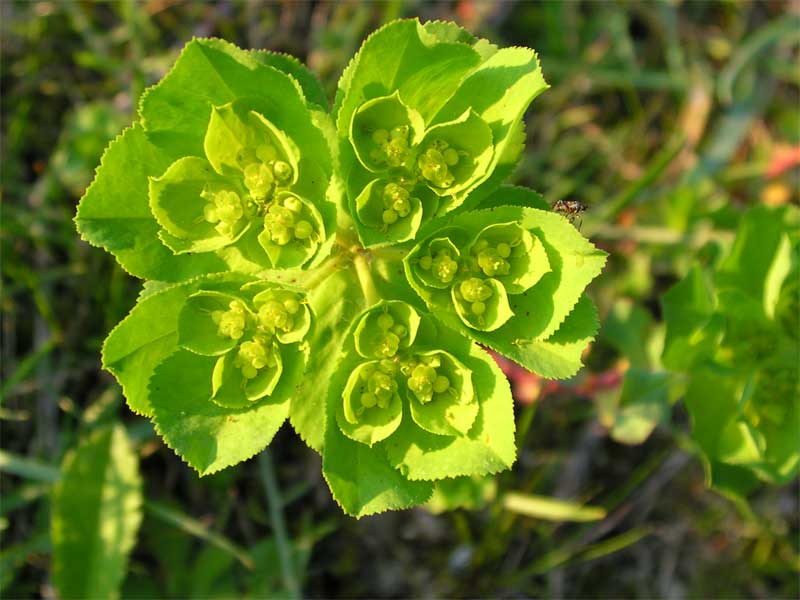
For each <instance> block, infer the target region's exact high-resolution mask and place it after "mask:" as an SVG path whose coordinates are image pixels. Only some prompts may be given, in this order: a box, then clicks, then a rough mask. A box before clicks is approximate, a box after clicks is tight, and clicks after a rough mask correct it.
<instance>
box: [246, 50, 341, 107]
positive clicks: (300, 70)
mask: <svg viewBox="0 0 800 600" xmlns="http://www.w3.org/2000/svg"><path fill="white" fill-rule="evenodd" d="M250 56H252V57H253V58H255V59H256V60H258V61H259V62H260V63H263V64H265V65H267V66H270V67H272V68H273V69H278V70H279V71H283V72H284V73H286V74H287V75H289V76H290V77H293V78H294V79H295V80H296V81H297V83H299V84H300V87H301V88H302V90H303V94H304V95H305V97H306V101H307V102H310V103H312V104H316V105H317V106H319V107H320V108H321V109H323V110H327V108H328V99H327V97H326V95H325V90H323V89H322V84H321V83H320V82H319V80H318V79H317V77H316V75H314V73H312V72H311V70H310V69H309V68H308V67H306V66H305V65H304V64H303V63H301V62H300V61H299V60H297V59H296V58H295V57H294V56H291V55H289V54H282V53H280V52H271V51H269V50H254V51H251V52H250Z"/></svg>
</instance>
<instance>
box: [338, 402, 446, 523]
mask: <svg viewBox="0 0 800 600" xmlns="http://www.w3.org/2000/svg"><path fill="white" fill-rule="evenodd" d="M322 474H323V475H324V476H325V481H327V482H328V487H330V489H331V494H332V495H333V498H334V500H336V502H337V503H338V504H339V505H340V506H341V507H342V510H344V511H345V512H346V513H347V514H349V515H352V516H354V517H364V516H367V515H371V514H375V513H380V512H384V511H386V510H397V509H402V508H408V507H410V506H414V505H416V504H421V503H423V502H425V501H427V500H428V498H430V496H431V494H432V493H433V486H432V485H431V484H430V483H428V482H421V481H409V480H408V479H406V478H405V477H403V476H402V475H401V474H400V472H399V471H397V470H396V469H393V468H392V467H391V466H390V465H389V463H388V462H387V460H386V457H385V456H384V454H383V452H381V451H380V450H379V449H378V448H370V447H369V446H367V445H366V444H362V443H361V442H356V441H354V440H351V439H350V438H348V437H346V436H345V435H344V434H343V433H342V432H341V430H340V429H339V427H338V426H337V424H336V421H335V417H333V416H332V415H331V416H329V420H328V426H327V428H326V433H325V450H324V452H323V457H322Z"/></svg>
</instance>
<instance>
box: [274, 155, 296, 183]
mask: <svg viewBox="0 0 800 600" xmlns="http://www.w3.org/2000/svg"><path fill="white" fill-rule="evenodd" d="M272 171H273V173H275V178H276V179H277V180H278V181H279V182H281V183H286V182H288V181H289V180H290V179H291V178H292V167H291V165H290V164H289V163H286V162H283V161H282V160H276V161H275V163H274V164H273V165H272Z"/></svg>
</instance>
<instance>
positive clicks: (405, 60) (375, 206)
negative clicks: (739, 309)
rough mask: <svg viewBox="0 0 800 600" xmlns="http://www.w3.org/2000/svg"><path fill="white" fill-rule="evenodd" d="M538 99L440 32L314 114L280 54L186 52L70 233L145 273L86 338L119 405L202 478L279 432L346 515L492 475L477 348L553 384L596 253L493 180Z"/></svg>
mask: <svg viewBox="0 0 800 600" xmlns="http://www.w3.org/2000/svg"><path fill="white" fill-rule="evenodd" d="M545 88H546V84H545V83H544V80H543V79H542V75H541V72H540V69H539V64H538V60H537V58H536V55H535V53H534V52H533V51H532V50H529V49H525V48H509V49H498V48H496V47H495V46H493V45H492V44H490V43H489V42H487V41H486V40H478V39H476V38H474V37H473V36H471V35H470V34H469V33H467V32H466V31H464V30H462V29H460V28H459V27H457V26H456V25H454V24H451V23H426V24H421V23H419V22H418V21H416V20H401V21H395V22H393V23H390V24H388V25H386V26H385V27H383V28H382V29H380V30H378V31H376V32H375V33H373V34H372V35H371V36H370V37H369V38H368V39H367V40H366V41H365V42H364V45H363V46H362V48H361V49H360V50H359V52H358V53H357V54H356V56H355V57H354V58H353V60H352V62H351V63H350V65H349V66H348V67H347V69H346V71H345V73H344V75H343V76H342V78H341V80H340V82H339V88H338V90H337V93H336V100H335V104H334V108H333V111H332V112H331V113H329V112H328V111H327V101H326V99H325V95H324V93H323V92H322V89H321V87H320V85H319V83H318V82H317V81H316V79H315V78H314V76H313V75H312V74H311V73H310V72H308V71H307V70H306V69H305V67H303V66H302V65H301V64H300V63H298V62H296V61H294V59H291V58H289V57H286V56H282V55H277V54H272V53H269V52H246V51H242V50H240V49H238V48H236V47H235V46H232V45H230V44H228V43H226V42H223V41H221V40H203V39H197V40H193V41H191V42H190V43H189V44H187V46H186V47H185V49H184V50H183V52H182V53H181V55H180V57H179V58H178V60H177V62H176V64H175V66H174V67H173V68H172V70H170V72H169V73H168V74H167V75H166V76H165V77H164V79H163V80H162V81H161V82H160V83H159V84H158V85H156V86H155V87H153V88H151V89H150V90H148V91H147V93H146V94H145V95H144V97H143V99H142V102H141V104H140V107H139V118H138V120H137V122H135V123H134V124H133V125H132V127H130V128H129V129H127V130H126V131H125V132H124V133H123V134H122V135H121V136H120V137H118V138H117V139H116V140H115V141H114V142H112V144H111V145H110V146H109V148H108V150H107V151H106V153H105V155H104V157H103V160H102V164H101V165H100V168H99V169H98V171H97V175H96V177H95V181H94V183H93V184H92V185H91V187H90V188H89V189H88V190H87V192H86V195H85V196H84V198H83V199H82V201H81V204H80V206H79V207H78V214H77V216H76V223H77V226H78V230H79V231H80V233H81V235H82V236H83V238H84V239H86V240H87V241H89V242H90V243H92V244H95V245H98V246H102V247H104V248H105V249H107V250H108V251H109V252H111V253H112V254H114V256H116V258H117V259H118V261H119V262H120V264H121V265H122V266H123V268H124V269H126V270H127V271H128V272H130V273H131V274H133V275H135V276H137V277H140V278H142V279H145V280H147V282H146V284H145V287H144V289H143V291H142V294H141V295H140V297H139V300H138V302H137V304H136V306H135V307H134V308H133V310H132V311H131V313H130V314H129V315H128V316H127V317H126V318H125V319H124V320H123V321H122V323H120V324H119V325H118V326H117V327H116V328H115V329H114V330H113V331H112V332H111V334H110V335H109V337H108V339H107V340H106V342H105V345H104V347H103V364H104V366H105V367H106V368H107V369H108V370H109V371H111V372H112V373H113V374H114V375H115V376H116V377H117V379H118V380H119V382H120V384H121V385H122V387H123V391H124V393H125V396H126V398H127V400H128V404H129V406H130V407H131V409H132V410H134V411H135V412H137V413H139V414H142V415H145V416H147V417H149V418H151V419H152V420H153V422H154V423H155V426H156V429H157V430H158V432H159V433H160V434H161V435H162V436H163V438H164V440H165V441H166V442H167V444H169V446H170V447H171V448H173V449H174V450H175V451H176V452H177V453H178V454H179V455H180V456H181V457H182V458H183V459H184V460H186V462H188V463H189V464H190V465H192V466H193V467H194V468H195V469H197V471H198V472H199V473H200V474H207V473H213V472H215V471H217V470H219V469H222V468H224V467H226V466H229V465H233V464H236V463H238V462H241V461H243V460H246V459H247V458H249V457H251V456H253V455H254V454H255V453H257V452H259V451H260V450H261V449H263V448H264V447H265V446H266V445H267V444H268V443H269V441H270V440H271V439H272V437H273V436H274V434H275V432H276V431H277V430H278V428H279V427H280V426H281V424H282V423H283V422H284V421H285V420H286V419H287V417H288V419H289V421H290V422H291V424H292V426H293V427H294V429H295V430H296V431H297V433H298V434H299V435H300V436H301V437H302V439H303V440H304V441H305V442H306V443H307V444H308V445H309V446H311V447H312V448H314V449H315V450H316V451H318V452H319V453H320V454H322V457H323V472H324V475H325V478H326V480H327V482H328V484H329V486H330V488H331V491H332V493H333V496H334V498H335V499H336V501H337V502H338V503H339V504H340V505H341V506H342V508H343V509H344V510H345V511H346V512H348V513H349V514H352V515H355V516H362V515H366V514H370V513H374V512H380V511H383V510H387V509H396V508H405V507H408V506H412V505H414V504H419V503H422V502H425V501H426V500H427V499H428V498H429V497H430V496H431V494H432V491H433V488H434V485H436V482H438V481H441V480H445V479H447V478H451V477H457V476H462V475H463V476H483V475H486V474H490V473H494V472H497V471H500V470H503V469H507V468H509V467H510V466H511V464H512V463H513V462H514V459H515V453H516V452H515V448H514V414H513V402H512V398H511V393H510V390H509V386H508V384H507V382H506V380H505V378H504V377H503V375H502V373H501V372H500V370H499V369H498V368H497V366H496V365H495V364H494V362H493V360H492V359H491V357H490V356H489V355H488V354H487V353H486V352H485V351H484V350H483V349H482V348H481V347H480V346H479V344H480V345H482V346H488V347H490V348H493V349H494V350H496V351H498V352H500V353H501V354H505V355H506V356H508V357H510V358H512V359H514V360H516V361H517V362H519V363H521V364H522V365H523V366H525V367H527V368H529V369H531V370H535V371H537V372H538V373H540V374H541V375H543V376H546V377H569V376H571V375H573V374H574V373H575V372H576V371H577V370H578V368H579V367H580V365H581V362H580V356H581V352H582V351H583V350H584V349H585V347H586V344H587V343H588V342H589V341H590V340H591V339H592V338H593V336H594V334H595V331H596V328H597V317H596V313H595V310H594V307H593V306H592V303H591V302H590V301H589V300H588V299H587V298H586V296H585V295H584V290H585V288H586V286H587V285H588V284H589V282H590V281H591V280H592V279H593V278H594V277H595V276H596V275H597V274H598V273H599V272H600V270H601V268H602V266H603V263H604V260H605V258H604V254H603V253H602V252H600V251H598V250H597V249H595V248H594V246H592V245H591V244H590V243H589V242H588V241H587V240H586V239H584V238H583V237H582V236H581V235H580V234H579V233H578V232H577V231H576V230H575V229H574V228H573V227H572V226H571V225H570V224H569V223H568V222H567V221H566V220H565V219H564V218H563V217H561V216H559V215H557V214H554V213H552V212H550V211H549V206H548V205H547V204H546V203H544V202H543V201H542V200H541V198H540V197H539V196H538V195H537V194H535V193H534V192H532V191H529V190H524V189H522V188H512V187H508V186H502V185H501V182H502V180H503V178H504V177H505V176H507V175H508V174H509V173H510V171H511V170H512V169H513V168H514V166H515V164H516V162H517V159H518V157H519V155H520V153H521V151H522V142H523V140H524V135H523V121H522V117H523V114H524V112H525V110H526V109H527V107H528V105H529V104H530V102H531V100H533V98H534V97H535V96H536V95H537V94H539V93H540V92H541V91H543V90H544V89H545ZM767 412H769V411H767ZM765 414H766V413H765Z"/></svg>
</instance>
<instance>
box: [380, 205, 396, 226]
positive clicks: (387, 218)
mask: <svg viewBox="0 0 800 600" xmlns="http://www.w3.org/2000/svg"><path fill="white" fill-rule="evenodd" d="M397 218H398V215H397V213H396V212H395V211H393V210H392V209H391V208H387V209H386V210H385V211H383V222H384V223H385V224H386V225H392V224H394V223H396V222H397Z"/></svg>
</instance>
